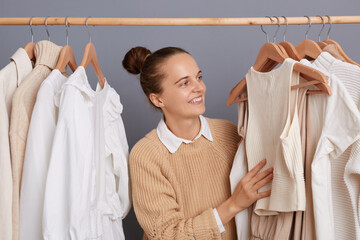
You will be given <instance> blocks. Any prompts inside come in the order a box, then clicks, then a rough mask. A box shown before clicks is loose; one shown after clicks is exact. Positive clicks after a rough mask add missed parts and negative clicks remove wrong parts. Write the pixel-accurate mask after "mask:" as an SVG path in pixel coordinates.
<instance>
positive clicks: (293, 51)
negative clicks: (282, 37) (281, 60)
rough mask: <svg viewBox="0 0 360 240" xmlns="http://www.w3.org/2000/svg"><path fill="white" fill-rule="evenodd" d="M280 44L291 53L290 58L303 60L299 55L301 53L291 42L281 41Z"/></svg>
mask: <svg viewBox="0 0 360 240" xmlns="http://www.w3.org/2000/svg"><path fill="white" fill-rule="evenodd" d="M279 45H281V46H282V47H283V48H284V49H285V51H286V53H287V54H288V55H289V57H290V58H292V59H294V60H296V61H300V60H301V58H300V57H299V53H298V52H297V50H296V48H295V46H294V45H293V44H292V43H291V42H287V41H283V42H281V43H279Z"/></svg>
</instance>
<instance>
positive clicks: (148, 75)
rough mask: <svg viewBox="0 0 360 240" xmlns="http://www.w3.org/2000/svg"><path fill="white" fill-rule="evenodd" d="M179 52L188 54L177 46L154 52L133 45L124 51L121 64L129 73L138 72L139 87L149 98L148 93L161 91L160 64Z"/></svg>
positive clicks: (162, 73) (162, 74)
mask: <svg viewBox="0 0 360 240" xmlns="http://www.w3.org/2000/svg"><path fill="white" fill-rule="evenodd" d="M179 53H187V54H189V53H188V52H187V51H185V50H183V49H181V48H177V47H165V48H161V49H159V50H157V51H156V52H154V53H151V51H150V50H149V49H147V48H144V47H135V48H132V49H130V51H128V52H127V53H126V55H125V57H124V59H123V61H122V64H123V67H124V68H125V69H126V70H127V71H128V72H129V73H132V74H135V75H137V74H139V73H140V84H141V87H142V89H143V91H144V93H145V95H146V96H147V97H148V98H149V96H150V93H161V91H162V88H161V82H162V80H163V78H164V77H165V73H164V72H163V71H162V70H161V69H160V68H161V66H162V64H163V63H164V62H165V61H166V60H167V59H168V58H170V57H172V56H174V55H176V54H179ZM150 102H151V101H150ZM151 104H152V103H151ZM155 107H156V106H155Z"/></svg>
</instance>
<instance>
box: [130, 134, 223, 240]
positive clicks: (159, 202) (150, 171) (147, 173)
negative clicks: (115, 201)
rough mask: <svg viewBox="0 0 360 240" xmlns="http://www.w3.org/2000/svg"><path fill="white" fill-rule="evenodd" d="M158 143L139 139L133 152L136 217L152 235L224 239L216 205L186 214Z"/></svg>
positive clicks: (148, 233)
mask: <svg viewBox="0 0 360 240" xmlns="http://www.w3.org/2000/svg"><path fill="white" fill-rule="evenodd" d="M160 159H161V158H160V156H159V154H158V151H156V149H155V147H152V146H149V144H144V141H143V140H141V141H140V142H138V143H137V144H136V145H135V147H134V149H133V150H132V151H131V154H130V176H131V184H132V197H133V204H134V210H135V214H136V217H137V219H138V221H139V223H140V225H141V227H142V228H143V230H144V232H145V234H146V235H147V237H148V238H149V239H162V240H166V239H198V240H201V239H204V240H208V239H221V235H220V231H219V227H218V226H217V223H216V219H215V216H214V213H213V209H212V208H209V209H206V210H205V211H203V212H201V213H199V214H198V215H197V216H194V217H192V218H185V216H184V213H183V211H182V206H180V205H179V203H178V202H177V196H176V193H175V189H174V188H173V186H172V185H171V183H170V181H169V180H168V178H167V177H166V175H167V174H166V173H167V171H168V170H166V168H164V166H161V162H160Z"/></svg>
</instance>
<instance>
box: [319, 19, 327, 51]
mask: <svg viewBox="0 0 360 240" xmlns="http://www.w3.org/2000/svg"><path fill="white" fill-rule="evenodd" d="M317 17H320V18H321V20H322V22H323V26H322V28H321V30H320V32H319V35H318V39H319V40H318V41H317V42H316V44H317V45H318V46H319V47H320V48H321V49H324V47H326V46H327V43H325V42H322V41H320V36H321V33H322V32H323V30H324V27H325V20H324V18H323V17H322V16H320V15H317Z"/></svg>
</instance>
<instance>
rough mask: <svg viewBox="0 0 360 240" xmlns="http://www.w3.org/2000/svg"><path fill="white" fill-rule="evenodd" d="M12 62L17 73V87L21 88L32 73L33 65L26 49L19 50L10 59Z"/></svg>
mask: <svg viewBox="0 0 360 240" xmlns="http://www.w3.org/2000/svg"><path fill="white" fill-rule="evenodd" d="M10 60H12V61H14V63H15V66H16V72H17V76H18V77H17V80H18V82H17V85H18V86H19V85H20V83H21V81H22V80H23V79H25V77H26V75H28V74H29V73H30V72H31V71H32V69H33V68H32V63H31V60H30V58H29V55H28V54H27V53H26V51H25V49H23V48H19V49H18V50H17V51H16V52H15V53H14V55H12V57H11V58H10Z"/></svg>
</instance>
